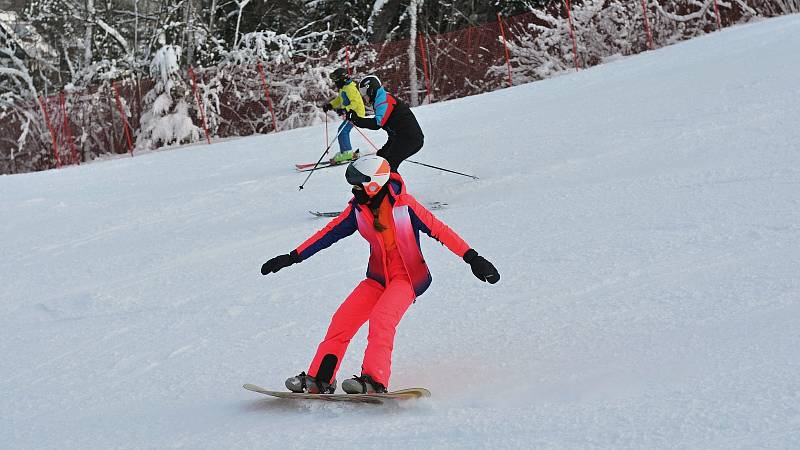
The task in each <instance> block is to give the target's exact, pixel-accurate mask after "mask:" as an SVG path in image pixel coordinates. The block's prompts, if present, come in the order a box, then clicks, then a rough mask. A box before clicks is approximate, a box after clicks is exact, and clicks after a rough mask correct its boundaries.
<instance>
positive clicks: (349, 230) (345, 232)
mask: <svg viewBox="0 0 800 450" xmlns="http://www.w3.org/2000/svg"><path fill="white" fill-rule="evenodd" d="M357 229H358V222H357V221H356V211H355V210H354V209H353V205H352V204H350V203H348V205H347V208H345V209H344V211H342V213H341V214H339V215H338V216H336V217H335V218H333V219H332V220H331V221H330V222H328V224H327V225H325V227H323V228H322V229H321V230H319V231H317V232H316V233H314V235H313V236H311V237H310V238H308V239H306V241H305V242H303V243H302V244H300V245H299V246H298V247H297V248H296V249H295V250H294V251H296V252H297V255H298V257H299V258H300V261H303V260H306V259H308V258H310V257H311V255H313V254H314V253H317V252H318V251H320V250H323V249H326V248H328V247H330V246H331V245H333V244H335V243H336V242H337V241H338V240H339V239H343V238H346V237H347V236H350V235H351V234H353V233H355V231H356V230H357Z"/></svg>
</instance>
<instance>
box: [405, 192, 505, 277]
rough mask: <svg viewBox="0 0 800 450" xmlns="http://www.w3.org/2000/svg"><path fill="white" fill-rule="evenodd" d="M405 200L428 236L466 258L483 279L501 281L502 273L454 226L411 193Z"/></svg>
mask: <svg viewBox="0 0 800 450" xmlns="http://www.w3.org/2000/svg"><path fill="white" fill-rule="evenodd" d="M405 201H406V203H407V204H408V206H409V208H411V212H413V214H412V215H411V220H412V221H417V222H418V223H417V226H418V227H419V229H420V230H422V231H424V232H425V234H427V235H428V236H430V237H432V238H434V239H436V240H437V241H439V242H441V243H442V244H443V245H444V246H445V247H447V248H448V249H450V251H451V252H453V253H455V254H456V255H458V256H460V257H461V258H463V259H464V262H466V263H467V264H469V265H470V268H471V269H472V273H473V274H474V275H475V276H476V277H477V278H478V279H479V280H481V281H488V282H489V283H491V284H495V283H497V282H498V281H500V273H499V272H498V271H497V269H496V268H495V267H494V265H493V264H492V263H491V262H489V261H488V260H487V259H486V258H484V257H483V256H480V255H478V252H477V251H475V250H474V249H472V248H470V246H469V245H468V244H467V243H466V242H465V241H464V240H463V239H461V236H459V235H458V234H457V233H456V232H455V231H453V229H452V228H450V227H448V226H447V224H445V223H444V222H442V221H441V220H439V219H437V218H436V216H434V215H433V213H432V212H430V211H428V209H427V208H425V207H424V206H422V205H421V204H420V203H419V202H418V201H417V200H416V199H415V198H414V197H412V196H411V195H406V196H405Z"/></svg>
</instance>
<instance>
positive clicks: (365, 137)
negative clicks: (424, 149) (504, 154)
mask: <svg viewBox="0 0 800 450" xmlns="http://www.w3.org/2000/svg"><path fill="white" fill-rule="evenodd" d="M350 123H353V122H350ZM353 128H355V129H356V131H358V132H359V133H361V136H363V137H364V139H366V140H367V142H369V145H371V146H372V148H374V149H375V150H378V147H377V146H376V145H375V144H373V143H372V141H371V140H370V139H369V138H368V137H367V135H366V134H364V132H363V131H361V130H359V129H358V127H357V126H355V124H354V125H353ZM406 161H408V162H410V163H414V164H419V165H420V166H425V167H430V168H431V169H438V170H443V171H445V172H450V173H454V174H456V175H462V176H465V177H469V178H472V179H475V180H479V179H480V178H478V177H476V176H474V175H467V174H466V173H461V172H456V171H455V170H450V169H445V168H442V167H436V166H432V165H430V164H425V163H421V162H416V161H412V160H410V159H406Z"/></svg>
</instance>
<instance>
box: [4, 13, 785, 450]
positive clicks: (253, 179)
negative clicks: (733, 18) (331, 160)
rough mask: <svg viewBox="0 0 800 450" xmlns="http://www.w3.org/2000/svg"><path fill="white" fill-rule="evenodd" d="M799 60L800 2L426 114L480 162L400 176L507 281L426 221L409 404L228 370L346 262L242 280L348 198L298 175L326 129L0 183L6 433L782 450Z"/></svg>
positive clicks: (296, 364)
mask: <svg viewBox="0 0 800 450" xmlns="http://www.w3.org/2000/svg"><path fill="white" fill-rule="evenodd" d="M798 48H800V17H799V16H788V17H783V18H778V19H773V20H769V21H764V22H760V23H754V24H750V25H746V26H740V27H735V28H732V29H727V30H724V31H722V32H719V33H714V34H711V35H708V36H705V37H701V38H698V39H695V40H692V41H689V42H685V43H682V44H680V45H675V46H672V47H667V48H663V49H660V50H657V51H653V52H648V53H645V54H641V55H637V56H634V57H630V58H626V59H623V60H618V61H616V62H613V63H609V64H606V65H603V66H599V67H595V68H592V69H590V70H585V71H581V72H579V73H571V74H565V75H564V76H561V77H558V78H555V79H550V80H547V81H543V82H539V83H534V84H529V85H525V86H518V87H514V88H511V89H504V90H502V91H498V92H494V93H491V94H486V95H480V96H475V97H470V98H465V99H460V100H455V101H450V102H446V103H441V104H435V105H430V106H425V107H420V108H417V109H416V110H415V113H416V114H417V115H418V117H419V119H420V122H421V124H422V126H423V129H424V131H425V134H426V143H425V147H424V149H423V150H422V151H421V152H420V153H419V154H417V155H416V156H414V157H413V158H412V159H413V160H415V161H419V162H424V163H427V164H434V165H440V166H444V167H447V168H449V169H453V170H457V171H460V172H466V173H470V174H475V175H477V176H479V177H480V180H478V181H473V180H471V179H468V178H465V177H461V176H457V175H453V174H448V173H443V172H438V171H435V170H432V169H429V168H427V167H423V166H420V165H415V164H411V163H408V162H406V163H404V165H403V166H402V167H401V173H402V174H403V175H404V176H405V178H406V181H407V183H408V186H409V190H410V191H411V192H412V193H414V194H415V195H416V196H417V197H418V198H419V200H420V201H422V202H444V203H447V204H448V206H447V207H446V208H445V209H443V210H440V211H437V212H436V214H437V216H438V217H440V218H441V219H443V220H444V221H445V222H447V223H448V224H449V225H450V226H451V227H452V228H454V229H455V230H456V231H457V232H459V233H460V234H461V235H462V237H463V238H464V239H465V240H466V241H467V242H468V243H469V244H470V245H471V246H473V247H474V248H475V249H477V250H478V252H480V253H481V254H482V255H485V256H486V257H487V258H488V259H489V260H491V261H492V262H494V263H495V265H496V266H497V268H498V269H499V271H500V273H501V275H502V279H501V280H500V282H499V283H498V284H496V285H488V284H486V283H481V282H480V281H478V280H477V279H476V278H475V277H474V276H473V275H472V273H471V272H470V270H469V267H468V265H466V264H465V263H464V262H463V261H461V259H460V258H458V257H456V256H454V255H453V254H451V253H450V252H449V251H448V250H447V249H446V248H444V247H442V246H440V245H439V244H438V243H436V242H435V241H433V240H430V239H428V238H427V237H426V236H423V237H422V245H423V251H424V253H425V256H426V259H427V261H428V263H429V265H430V267H431V271H432V273H433V277H434V281H433V285H432V287H431V288H430V289H429V290H428V292H426V293H425V294H424V295H423V296H421V297H420V298H419V299H418V301H417V303H416V304H415V305H413V306H412V307H411V308H410V309H409V311H408V313H407V314H406V316H405V318H404V319H403V321H402V322H401V324H400V327H399V329H398V334H397V340H396V342H395V353H394V365H393V371H394V375H393V379H392V382H391V386H390V387H392V388H403V387H414V386H422V387H427V388H429V389H430V390H431V391H432V393H433V396H432V397H431V398H430V399H428V400H422V401H414V402H408V403H404V404H402V405H400V406H384V407H374V406H369V405H348V404H329V403H313V402H290V401H284V400H278V399H270V398H267V397H263V396H261V395H258V394H255V393H253V392H249V391H245V390H244V389H242V388H241V385H242V384H243V383H255V384H259V385H261V386H264V387H268V388H277V389H280V388H282V385H283V380H284V379H285V378H286V377H288V376H291V375H294V374H296V373H298V372H300V371H301V370H306V369H307V366H308V363H309V361H310V359H311V357H312V355H313V353H314V351H315V349H316V346H317V343H318V342H319V340H320V339H321V338H322V336H323V334H324V332H325V329H326V327H327V324H328V320H329V318H330V316H331V314H332V313H333V312H334V311H335V309H336V307H337V306H338V305H339V303H340V302H341V300H342V299H343V298H344V297H345V296H346V295H347V294H348V293H349V292H350V290H351V289H352V288H353V287H354V286H355V285H356V283H358V281H359V280H361V279H362V278H363V276H364V270H365V266H366V260H367V244H366V242H364V240H363V239H361V238H360V237H359V236H358V235H353V236H351V237H349V238H348V239H346V240H344V241H340V242H339V243H338V244H336V245H335V246H333V247H331V248H329V249H327V250H325V251H323V252H321V253H319V254H317V255H315V256H314V257H313V258H311V259H309V260H308V261H305V262H303V263H302V264H300V265H296V266H292V267H290V268H288V269H285V270H283V271H281V272H279V273H277V274H274V275H270V276H268V277H263V276H261V275H260V273H259V268H260V266H261V264H262V263H263V262H264V261H265V260H266V259H268V258H270V257H272V256H275V255H277V254H280V253H286V252H288V251H290V250H292V249H293V248H294V247H295V246H296V245H298V244H299V243H300V242H302V241H303V240H304V239H305V238H306V237H308V236H310V235H311V234H312V233H313V232H314V231H316V230H317V229H318V228H320V227H322V226H323V225H324V224H325V221H326V219H318V218H314V217H312V216H311V215H310V214H308V212H307V210H310V209H315V210H336V209H341V208H342V207H343V205H344V204H345V202H346V201H347V200H348V199H349V197H350V196H349V190H348V186H347V185H346V183H345V181H344V179H343V173H342V172H343V169H341V168H335V169H327V170H323V171H320V172H317V173H315V174H314V175H313V176H312V177H311V179H310V180H309V181H308V183H307V184H306V188H305V189H304V190H303V191H298V189H297V187H298V185H299V184H300V183H302V182H303V179H304V178H305V176H306V174H298V173H296V172H294V169H293V163H297V162H308V161H314V160H316V158H317V157H318V155H319V153H320V152H321V150H322V148H323V140H324V126H322V125H320V126H316V127H310V128H305V129H300V130H293V131H288V132H284V133H279V134H274V135H268V136H255V137H250V138H246V139H239V140H228V141H224V142H219V143H216V144H214V145H211V146H208V145H195V146H191V147H186V148H181V149H177V150H172V151H164V152H153V153H150V154H142V155H138V156H136V157H133V158H130V157H120V158H116V159H112V160H107V161H102V162H96V163H93V164H86V165H83V166H80V167H70V168H66V169H63V170H53V171H48V172H42V173H32V174H24V175H14V176H6V177H0V215H2V218H1V219H0V234H2V241H0V253H1V254H2V260H0V274H2V282H1V283H0V285H2V290H1V291H0V329H2V330H3V332H2V334H3V338H2V339H1V340H0V392H2V395H0V448H9V449H28V448H30V449H33V448H36V449H47V448H54V449H64V448H74V449H89V448H96V449H110V448H135V449H141V448H153V449H155V448H158V449H162V448H178V447H181V448H208V449H223V448H320V447H325V448H381V449H384V448H397V449H407V448H425V449H434V448H601V447H604V448H666V447H669V448H674V447H679V448H702V449H713V448H720V449H730V448H798V447H800V375H799V374H800V149H798V145H799V144H798V142H800V123H799V122H798V118H800V83H798V73H800V57H798V52H797V49H798ZM331 125H333V124H331ZM332 133H333V128H332V129H331V137H332ZM353 133H354V134H353V140H354V142H356V143H359V144H360V146H361V148H362V149H365V150H368V149H369V147H368V144H366V143H365V142H364V141H363V139H362V138H361V137H360V136H359V135H358V134H357V133H356V132H355V131H354V132H353ZM370 136H371V139H372V140H373V141H377V142H378V143H382V142H383V140H384V137H383V134H382V133H381V132H375V133H372V132H371V133H370ZM364 346H365V330H362V331H361V332H360V333H359V335H357V336H356V338H355V339H354V341H353V343H352V344H351V347H350V350H349V352H348V357H347V359H346V360H345V362H344V364H343V366H342V370H341V371H340V373H339V378H340V380H341V379H343V378H347V377H349V376H351V375H352V374H356V373H358V372H359V367H360V359H361V355H362V352H363V349H364Z"/></svg>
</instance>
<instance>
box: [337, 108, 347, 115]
mask: <svg viewBox="0 0 800 450" xmlns="http://www.w3.org/2000/svg"><path fill="white" fill-rule="evenodd" d="M336 114H338V115H340V116H346V115H347V110H346V109H337V110H336Z"/></svg>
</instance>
